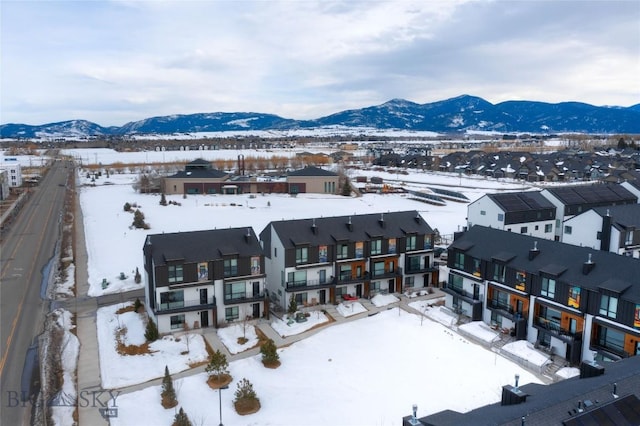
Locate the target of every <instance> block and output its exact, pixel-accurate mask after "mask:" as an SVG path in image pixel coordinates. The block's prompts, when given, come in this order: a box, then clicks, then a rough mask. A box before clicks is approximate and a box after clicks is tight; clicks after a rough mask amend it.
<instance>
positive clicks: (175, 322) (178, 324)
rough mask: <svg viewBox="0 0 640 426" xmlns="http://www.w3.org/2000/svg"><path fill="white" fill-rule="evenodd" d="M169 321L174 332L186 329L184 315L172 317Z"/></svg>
mask: <svg viewBox="0 0 640 426" xmlns="http://www.w3.org/2000/svg"><path fill="white" fill-rule="evenodd" d="M169 320H170V321H171V329H172V330H175V329H177V328H182V327H184V314H182V315H172V316H171V318H170V319H169Z"/></svg>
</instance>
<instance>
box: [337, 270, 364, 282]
mask: <svg viewBox="0 0 640 426" xmlns="http://www.w3.org/2000/svg"><path fill="white" fill-rule="evenodd" d="M369 279H370V277H369V272H364V273H363V274H360V275H357V274H351V273H342V274H339V275H338V280H337V282H336V283H337V284H349V283H355V282H362V281H367V280H369Z"/></svg>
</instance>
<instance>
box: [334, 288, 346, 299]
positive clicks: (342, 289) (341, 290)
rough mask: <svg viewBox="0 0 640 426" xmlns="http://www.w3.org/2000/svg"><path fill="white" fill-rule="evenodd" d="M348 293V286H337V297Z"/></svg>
mask: <svg viewBox="0 0 640 426" xmlns="http://www.w3.org/2000/svg"><path fill="white" fill-rule="evenodd" d="M343 294H347V287H336V298H337V297H340V296H342V295H343Z"/></svg>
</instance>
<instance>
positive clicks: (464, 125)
mask: <svg viewBox="0 0 640 426" xmlns="http://www.w3.org/2000/svg"><path fill="white" fill-rule="evenodd" d="M326 126H342V127H355V128H359V127H366V128H374V129H402V130H414V131H433V132H440V133H456V132H465V131H469V130H486V131H498V132H504V133H514V132H527V133H560V132H579V133H606V134H611V133H635V134H637V133H640V104H637V105H634V106H631V107H626V108H625V107H612V106H602V107H598V106H594V105H589V104H584V103H579V102H562V103H557V104H550V103H545V102H534V101H506V102H501V103H498V104H495V105H494V104H492V103H490V102H487V101H486V100H484V99H482V98H478V97H475V96H469V95H463V96H458V97H456V98H451V99H447V100H443V101H438V102H432V103H426V104H417V103H414V102H410V101H407V100H404V99H392V100H390V101H388V102H385V103H383V104H381V105H375V106H370V107H366V108H361V109H353V110H347V111H341V112H338V113H335V114H331V115H328V116H326V117H321V118H318V119H314V120H293V119H287V118H282V117H279V116H277V115H273V114H263V113H251V112H235V113H224V112H214V113H199V114H187V115H169V116H163V117H153V118H147V119H145V120H140V121H134V122H130V123H127V124H125V125H123V126H121V127H115V126H114V127H102V126H100V125H98V124H95V123H91V122H89V121H84V120H72V121H64V122H60V123H50V124H43V125H39V126H30V125H25V124H3V125H1V126H0V137H2V138H36V137H49V138H50V137H51V136H57V137H67V138H68V137H76V138H81V137H92V136H98V137H99V136H125V135H143V134H172V133H195V132H224V131H227V132H228V131H251V130H255V131H258V130H295V129H310V128H315V127H326Z"/></svg>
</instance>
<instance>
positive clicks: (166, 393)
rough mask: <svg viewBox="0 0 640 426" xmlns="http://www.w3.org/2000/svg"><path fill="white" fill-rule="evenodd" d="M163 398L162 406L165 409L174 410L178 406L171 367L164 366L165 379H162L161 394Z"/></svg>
mask: <svg viewBox="0 0 640 426" xmlns="http://www.w3.org/2000/svg"><path fill="white" fill-rule="evenodd" d="M160 396H161V397H162V406H163V407H164V408H173V407H175V406H176V405H178V400H177V399H176V391H175V389H174V388H173V379H172V378H171V375H170V374H169V367H167V366H166V365H165V366H164V377H163V379H162V393H161V394H160Z"/></svg>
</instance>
